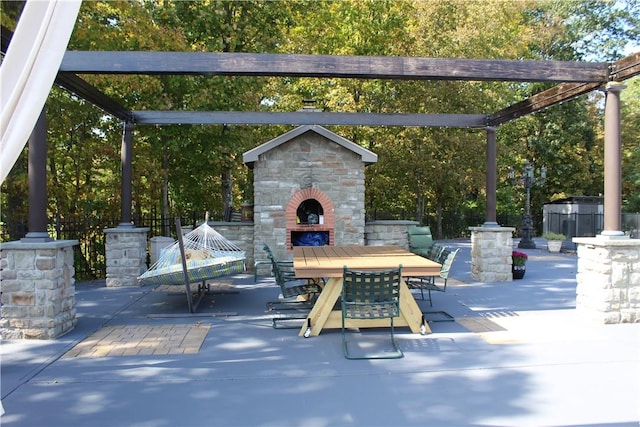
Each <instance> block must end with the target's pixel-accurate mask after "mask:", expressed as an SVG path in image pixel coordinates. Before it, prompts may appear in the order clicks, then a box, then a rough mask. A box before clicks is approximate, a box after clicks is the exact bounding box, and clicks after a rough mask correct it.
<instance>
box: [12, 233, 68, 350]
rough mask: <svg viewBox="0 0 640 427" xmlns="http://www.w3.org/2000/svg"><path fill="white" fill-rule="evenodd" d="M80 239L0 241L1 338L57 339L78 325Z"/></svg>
mask: <svg viewBox="0 0 640 427" xmlns="http://www.w3.org/2000/svg"><path fill="white" fill-rule="evenodd" d="M77 244H78V241H77V240H54V241H51V242H24V241H21V242H7V243H0V269H1V270H2V281H1V282H0V291H1V292H2V317H1V320H0V332H1V333H2V339H53V338H56V337H58V336H60V335H62V334H64V333H66V332H68V331H70V330H71V329H73V328H74V327H75V325H76V324H77V319H76V309H75V278H74V274H75V270H74V268H73V246H74V245H77Z"/></svg>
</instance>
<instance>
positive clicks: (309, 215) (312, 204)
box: [296, 199, 324, 225]
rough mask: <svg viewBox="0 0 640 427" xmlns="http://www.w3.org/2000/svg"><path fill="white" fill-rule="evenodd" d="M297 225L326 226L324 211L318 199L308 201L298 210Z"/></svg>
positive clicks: (301, 204)
mask: <svg viewBox="0 0 640 427" xmlns="http://www.w3.org/2000/svg"><path fill="white" fill-rule="evenodd" d="M296 223H297V224H307V225H316V224H324V209H323V208H322V205H321V204H320V202H318V201H317V200H316V199H307V200H305V201H303V202H302V203H300V205H299V206H298V209H296Z"/></svg>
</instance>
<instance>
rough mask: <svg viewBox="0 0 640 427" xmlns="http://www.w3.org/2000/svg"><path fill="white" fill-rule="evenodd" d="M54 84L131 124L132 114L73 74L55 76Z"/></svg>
mask: <svg viewBox="0 0 640 427" xmlns="http://www.w3.org/2000/svg"><path fill="white" fill-rule="evenodd" d="M55 83H56V84H57V85H58V86H60V87H62V88H63V89H65V90H66V91H68V92H70V93H72V94H74V95H76V96H78V97H79V98H82V99H84V100H87V101H89V102H90V103H92V104H93V105H95V106H96V107H98V108H100V109H102V110H103V111H106V112H107V113H109V114H111V115H113V116H115V117H117V118H119V119H120V120H122V121H125V122H133V113H132V112H131V111H130V110H128V109H126V108H125V107H124V106H122V105H121V104H120V103H119V102H118V101H116V100H115V99H113V98H111V97H109V96H108V95H106V94H105V93H103V92H101V91H100V90H98V89H96V88H95V87H94V86H91V85H90V84H89V83H87V82H86V81H85V80H83V79H81V78H80V77H78V76H76V75H75V74H68V73H65V74H61V73H58V75H57V76H56V80H55Z"/></svg>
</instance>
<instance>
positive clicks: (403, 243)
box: [364, 221, 418, 250]
mask: <svg viewBox="0 0 640 427" xmlns="http://www.w3.org/2000/svg"><path fill="white" fill-rule="evenodd" d="M410 225H418V222H416V221H370V222H367V223H366V224H365V226H364V240H365V245H367V246H383V245H396V246H400V247H401V248H403V249H406V250H409V237H408V235H407V227H409V226H410Z"/></svg>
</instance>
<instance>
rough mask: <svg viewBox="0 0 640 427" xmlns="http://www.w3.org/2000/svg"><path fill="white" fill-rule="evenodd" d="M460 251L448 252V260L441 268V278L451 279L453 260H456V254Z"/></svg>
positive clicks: (446, 259)
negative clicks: (450, 272)
mask: <svg viewBox="0 0 640 427" xmlns="http://www.w3.org/2000/svg"><path fill="white" fill-rule="evenodd" d="M459 250H460V249H455V250H453V251H448V253H447V256H446V258H445V259H444V260H443V261H442V267H440V277H442V278H443V279H446V278H448V277H449V271H451V266H452V265H453V260H454V259H455V258H456V254H457V253H458V251H459Z"/></svg>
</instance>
